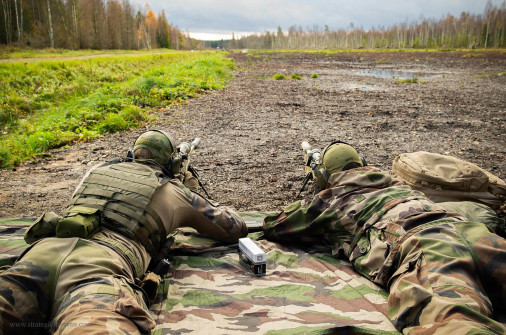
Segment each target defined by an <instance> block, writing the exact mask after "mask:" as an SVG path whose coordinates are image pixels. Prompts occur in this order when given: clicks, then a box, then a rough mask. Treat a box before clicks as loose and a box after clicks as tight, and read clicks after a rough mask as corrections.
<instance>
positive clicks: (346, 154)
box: [316, 141, 366, 189]
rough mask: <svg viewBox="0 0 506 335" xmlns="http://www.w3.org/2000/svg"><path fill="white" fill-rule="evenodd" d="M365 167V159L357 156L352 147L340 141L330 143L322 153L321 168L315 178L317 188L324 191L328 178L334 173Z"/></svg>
mask: <svg viewBox="0 0 506 335" xmlns="http://www.w3.org/2000/svg"><path fill="white" fill-rule="evenodd" d="M365 165H366V162H365V159H363V158H362V157H360V156H359V154H358V152H357V150H356V149H355V148H354V147H352V146H351V145H349V144H348V143H345V142H341V141H335V142H332V143H330V144H329V145H328V146H327V147H326V148H325V149H324V150H323V152H322V157H321V167H322V168H321V169H320V173H319V174H318V175H317V178H316V182H317V184H318V187H319V188H320V189H324V188H325V187H326V186H327V182H328V179H329V177H330V176H331V175H332V174H334V173H336V172H340V171H343V170H349V169H353V168H356V167H361V166H365Z"/></svg>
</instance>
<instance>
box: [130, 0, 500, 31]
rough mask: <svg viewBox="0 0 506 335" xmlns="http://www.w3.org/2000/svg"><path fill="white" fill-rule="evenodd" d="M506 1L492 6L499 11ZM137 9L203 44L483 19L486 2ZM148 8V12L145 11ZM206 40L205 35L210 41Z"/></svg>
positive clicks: (299, 2) (192, 2) (269, 0)
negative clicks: (258, 35)
mask: <svg viewBox="0 0 506 335" xmlns="http://www.w3.org/2000/svg"><path fill="white" fill-rule="evenodd" d="M504 1H505V0H492V3H493V4H494V5H497V6H499V5H501V4H503V3H504ZM131 2H132V3H134V4H137V5H138V6H139V8H141V9H143V10H146V8H150V9H152V10H153V11H154V12H155V13H159V12H161V11H162V9H163V10H164V11H165V15H166V17H167V20H168V21H169V23H171V24H173V25H175V26H177V27H178V28H179V29H181V30H182V31H183V32H188V33H190V35H191V36H192V37H195V38H200V39H221V38H224V39H226V38H230V37H231V35H232V33H235V35H236V36H239V35H241V34H247V33H254V32H265V31H276V30H277V27H278V26H280V27H281V28H282V29H283V30H284V31H287V30H288V28H289V27H290V26H292V25H300V26H302V27H303V28H304V29H306V28H307V27H311V28H312V27H314V26H315V25H318V26H319V27H320V29H322V28H323V27H324V26H325V25H328V26H329V28H330V29H339V28H348V27H349V26H350V23H353V24H354V25H355V26H362V27H363V28H364V29H369V28H371V27H378V26H389V25H393V24H396V23H401V22H404V21H405V20H406V19H407V20H408V22H410V21H412V20H419V19H420V18H421V17H422V16H423V17H425V18H434V19H440V18H441V17H443V16H444V15H446V14H448V13H450V14H452V15H460V13H462V12H463V11H466V12H470V13H473V14H482V13H483V12H484V9H485V5H486V3H487V0H131ZM146 4H149V7H148V6H146ZM206 34H207V35H206Z"/></svg>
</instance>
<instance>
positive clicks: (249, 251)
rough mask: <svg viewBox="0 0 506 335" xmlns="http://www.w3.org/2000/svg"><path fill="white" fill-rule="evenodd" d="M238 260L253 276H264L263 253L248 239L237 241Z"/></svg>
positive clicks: (264, 259) (264, 262)
mask: <svg viewBox="0 0 506 335" xmlns="http://www.w3.org/2000/svg"><path fill="white" fill-rule="evenodd" d="M239 258H240V259H241V261H242V262H243V263H244V265H245V266H246V267H247V268H248V270H250V271H251V272H253V274H254V275H256V276H263V275H265V273H266V261H267V260H266V258H265V252H264V251H263V250H262V249H260V247H259V246H258V245H256V243H255V242H253V241H252V240H251V239H250V238H249V237H245V238H240V239H239Z"/></svg>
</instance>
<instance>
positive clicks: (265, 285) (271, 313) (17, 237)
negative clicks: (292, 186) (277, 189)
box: [0, 212, 399, 335]
mask: <svg viewBox="0 0 506 335" xmlns="http://www.w3.org/2000/svg"><path fill="white" fill-rule="evenodd" d="M240 214H241V215H242V216H243V217H244V218H245V220H246V222H247V224H248V226H249V227H250V228H251V227H255V226H256V227H259V226H261V223H262V220H263V217H264V216H265V214H266V213H260V212H243V213H240ZM32 220H33V219H0V231H1V234H0V253H1V256H0V262H1V263H0V264H2V265H5V264H12V262H13V261H14V260H15V259H16V257H17V256H19V254H20V253H21V252H22V251H23V249H24V248H25V247H26V244H25V243H24V240H23V233H24V230H25V229H26V227H27V226H28V225H29V224H30V223H31V221H32ZM249 237H250V238H252V239H254V240H257V241H256V242H257V244H258V245H259V247H260V248H261V249H263V250H264V251H265V252H266V256H267V274H266V275H265V276H262V277H256V276H254V275H253V274H252V273H250V272H249V271H248V270H247V269H246V268H245V267H244V265H243V264H242V263H241V262H240V261H239V255H238V247H237V244H235V245H224V244H221V243H217V242H215V241H213V240H211V239H207V238H205V237H203V236H201V235H198V234H197V233H196V231H194V230H193V229H191V228H184V229H180V230H179V231H178V232H177V234H176V242H175V244H174V245H173V247H172V249H171V250H172V251H173V252H172V255H171V259H170V261H171V264H172V266H171V268H170V270H169V271H168V273H167V274H166V276H165V277H164V280H163V281H162V283H161V285H160V286H159V288H158V292H157V296H156V300H155V303H154V304H152V305H151V311H152V312H153V313H154V315H155V317H156V321H157V327H156V329H155V331H154V332H153V334H156V335H160V334H186V333H195V334H245V333H255V334H330V333H338V334H399V333H398V332H397V331H396V330H395V328H394V327H393V325H392V324H391V323H390V321H389V320H388V318H387V316H386V314H387V303H386V299H387V296H388V293H387V292H386V291H385V290H383V289H381V288H380V287H378V286H377V285H375V284H373V283H371V282H370V281H368V280H367V279H365V278H363V277H361V276H360V275H359V274H358V273H357V272H355V270H353V268H352V267H351V265H350V263H349V262H347V261H343V260H340V259H337V258H335V257H332V256H331V254H330V252H329V251H327V250H317V249H315V248H312V247H310V246H292V245H282V244H279V243H273V242H270V241H267V240H264V239H262V233H261V232H256V233H250V235H249Z"/></svg>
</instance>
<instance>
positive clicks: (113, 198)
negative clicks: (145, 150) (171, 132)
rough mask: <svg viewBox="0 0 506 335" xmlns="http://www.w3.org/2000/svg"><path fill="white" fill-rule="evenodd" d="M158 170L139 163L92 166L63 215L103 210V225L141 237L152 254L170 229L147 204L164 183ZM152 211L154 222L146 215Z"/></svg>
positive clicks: (100, 211)
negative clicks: (92, 168)
mask: <svg viewBox="0 0 506 335" xmlns="http://www.w3.org/2000/svg"><path fill="white" fill-rule="evenodd" d="M159 179H160V178H159V175H158V173H157V172H156V171H154V170H153V169H151V168H149V167H148V166H146V165H143V164H138V163H118V164H110V165H105V166H101V167H98V168H96V169H95V170H92V171H91V172H90V174H89V175H88V176H87V177H86V178H85V179H84V180H83V182H82V184H81V186H80V187H79V189H77V191H76V192H75V194H74V197H73V198H72V199H71V200H70V202H69V204H68V205H67V208H66V210H65V213H64V217H70V216H72V215H76V214H85V215H86V214H88V213H90V211H91V212H92V211H97V210H98V212H99V213H100V226H102V227H105V228H108V229H110V230H112V231H115V232H118V233H120V234H123V235H124V236H127V237H128V238H131V239H137V240H138V241H140V242H141V243H142V244H143V245H144V247H145V248H146V250H147V251H148V252H149V253H150V254H151V255H152V256H153V255H154V254H156V252H157V251H158V250H159V249H160V247H161V246H162V244H163V243H164V241H165V238H166V236H167V232H166V230H165V227H164V225H163V222H162V220H161V218H160V217H159V216H158V214H156V213H155V212H154V211H153V210H152V209H151V208H150V207H149V206H148V204H149V203H150V201H151V198H152V197H153V195H154V194H155V192H156V190H157V189H158V188H159V187H160V186H161V185H162V184H163V182H160V181H159ZM146 213H147V214H149V215H150V216H151V217H152V218H153V219H154V221H155V222H156V223H155V224H152V223H150V222H149V221H148V220H147V219H146Z"/></svg>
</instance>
